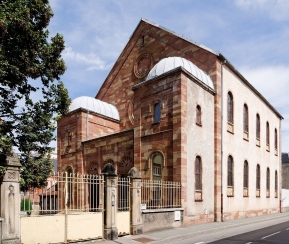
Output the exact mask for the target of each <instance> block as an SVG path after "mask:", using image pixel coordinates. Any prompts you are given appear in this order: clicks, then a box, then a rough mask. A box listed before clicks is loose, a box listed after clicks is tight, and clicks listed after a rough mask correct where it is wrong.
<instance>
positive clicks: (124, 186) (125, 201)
mask: <svg viewBox="0 0 289 244" xmlns="http://www.w3.org/2000/svg"><path fill="white" fill-rule="evenodd" d="M117 188H118V189H117V191H118V211H129V202H130V193H129V189H130V178H127V177H119V178H118V184H117Z"/></svg>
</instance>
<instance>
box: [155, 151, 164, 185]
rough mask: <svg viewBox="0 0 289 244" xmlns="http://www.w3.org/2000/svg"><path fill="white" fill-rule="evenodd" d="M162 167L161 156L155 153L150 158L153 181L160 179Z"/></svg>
mask: <svg viewBox="0 0 289 244" xmlns="http://www.w3.org/2000/svg"><path fill="white" fill-rule="evenodd" d="M162 165H163V156H162V155H161V154H160V153H156V154H155V155H154V156H153V158H152V171H153V172H152V173H153V180H161V179H162Z"/></svg>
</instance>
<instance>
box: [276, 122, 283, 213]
mask: <svg viewBox="0 0 289 244" xmlns="http://www.w3.org/2000/svg"><path fill="white" fill-rule="evenodd" d="M281 120H282V119H280V121H279V148H278V151H277V153H278V156H279V176H278V179H279V184H278V185H279V187H278V188H279V189H277V190H279V199H280V213H282V149H281V148H282V136H281Z"/></svg>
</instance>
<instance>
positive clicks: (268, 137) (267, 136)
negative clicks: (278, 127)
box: [266, 122, 270, 145]
mask: <svg viewBox="0 0 289 244" xmlns="http://www.w3.org/2000/svg"><path fill="white" fill-rule="evenodd" d="M266 144H267V145H269V144H270V127H269V122H267V123H266Z"/></svg>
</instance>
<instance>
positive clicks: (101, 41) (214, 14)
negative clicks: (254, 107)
mask: <svg viewBox="0 0 289 244" xmlns="http://www.w3.org/2000/svg"><path fill="white" fill-rule="evenodd" d="M50 4H51V7H52V9H53V11H54V17H53V18H52V20H51V22H50V25H49V28H48V29H49V31H50V34H51V35H55V34H56V33H60V34H62V35H64V39H65V45H66V49H65V51H64V52H63V58H64V60H65V63H66V66H67V71H66V73H65V74H64V75H63V76H62V81H63V82H64V84H65V86H66V87H67V88H68V91H69V95H70V97H71V98H72V99H74V98H76V97H79V96H83V95H85V96H92V97H94V96H95V95H96V93H97V91H98V90H99V87H100V86H101V84H102V83H103V81H104V79H105V78H106V76H107V74H108V72H109V71H110V69H111V67H112V65H113V64H114V62H115V61H116V59H117V58H118V56H119V55H120V53H121V51H122V50H123V48H124V46H125V44H126V43H127V41H128V40H129V38H130V36H131V34H132V33H133V31H134V30H135V28H136V26H137V25H138V23H139V21H140V20H141V18H145V19H148V20H150V21H152V22H155V23H157V24H160V25H161V26H164V27H166V28H168V29H170V30H172V31H175V32H176V33H178V34H181V35H183V36H185V37H187V38H189V39H191V40H193V41H196V42H197V43H200V44H203V45H205V46H207V47H209V48H211V49H213V50H215V51H219V52H221V53H222V54H223V55H224V56H225V57H226V58H227V59H228V60H229V61H230V62H231V63H232V64H233V65H234V66H235V68H237V70H239V71H240V72H241V73H242V74H243V76H244V77H245V78H246V79H247V80H248V81H249V82H250V83H251V84H252V85H253V86H254V87H255V88H256V89H257V90H258V91H259V92H260V93H261V94H262V95H263V96H264V97H265V98H266V99H267V100H268V101H269V102H270V103H271V104H272V105H273V106H274V107H275V108H276V109H277V110H278V111H279V112H280V113H281V114H282V116H283V117H284V120H283V121H282V151H283V152H289V96H288V94H289V44H288V40H289V14H288V13H289V1H284V0H254V1H252V0H178V1H172V0H145V1H144V0H143V1H140V0H130V1H129V0H122V1H120V0H81V1H77V0H50Z"/></svg>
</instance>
